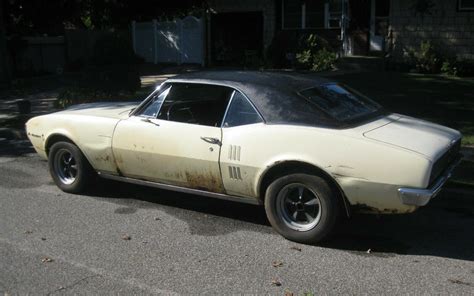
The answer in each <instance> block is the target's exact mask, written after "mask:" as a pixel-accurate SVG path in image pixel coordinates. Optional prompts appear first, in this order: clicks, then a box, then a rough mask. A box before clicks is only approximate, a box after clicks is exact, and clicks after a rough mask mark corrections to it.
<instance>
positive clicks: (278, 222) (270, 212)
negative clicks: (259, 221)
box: [265, 174, 339, 244]
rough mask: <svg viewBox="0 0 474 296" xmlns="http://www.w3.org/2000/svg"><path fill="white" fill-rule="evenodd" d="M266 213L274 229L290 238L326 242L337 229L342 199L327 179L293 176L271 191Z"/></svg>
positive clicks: (266, 204)
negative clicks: (339, 202) (339, 203)
mask: <svg viewBox="0 0 474 296" xmlns="http://www.w3.org/2000/svg"><path fill="white" fill-rule="evenodd" d="M301 188H303V189H301ZM300 197H301V198H300ZM265 212H266V214H267V218H268V220H269V221H270V224H271V225H272V226H273V228H274V229H275V230H276V231H277V232H278V233H280V234H281V235H282V236H283V237H285V238H286V239H288V240H291V241H295V242H299V243H304V244H314V243H318V242H321V241H323V240H326V239H327V238H328V237H329V236H330V234H331V233H332V231H333V230H334V228H335V226H336V222H337V220H338V216H339V206H338V198H337V196H336V193H335V192H333V190H332V189H331V187H330V186H329V185H328V183H327V182H326V181H325V180H324V179H323V178H321V177H318V176H314V175H307V174H291V175H287V176H284V177H281V178H278V179H276V180H275V181H273V182H272V183H271V184H270V186H269V187H268V188H267V191H266V193H265ZM295 213H296V214H295ZM306 214H308V215H309V216H308V215H306Z"/></svg>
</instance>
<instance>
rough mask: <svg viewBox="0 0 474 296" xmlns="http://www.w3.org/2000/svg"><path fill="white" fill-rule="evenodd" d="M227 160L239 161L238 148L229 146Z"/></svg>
mask: <svg viewBox="0 0 474 296" xmlns="http://www.w3.org/2000/svg"><path fill="white" fill-rule="evenodd" d="M229 159H230V160H236V161H240V146H235V145H230V149H229Z"/></svg>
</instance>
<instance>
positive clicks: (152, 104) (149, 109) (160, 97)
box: [137, 86, 171, 118]
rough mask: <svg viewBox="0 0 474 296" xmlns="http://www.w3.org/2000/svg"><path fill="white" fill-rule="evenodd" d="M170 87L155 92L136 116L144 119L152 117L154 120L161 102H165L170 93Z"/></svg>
mask: <svg viewBox="0 0 474 296" xmlns="http://www.w3.org/2000/svg"><path fill="white" fill-rule="evenodd" d="M170 89H171V87H170V86H168V87H166V88H165V89H164V90H162V91H159V92H157V93H156V94H155V95H154V96H153V97H152V98H151V99H150V101H149V102H148V104H147V105H146V106H145V107H143V109H142V110H141V112H139V113H138V114H137V115H139V116H144V117H153V118H156V117H157V116H158V112H159V110H160V107H161V105H162V104H163V101H164V100H165V98H166V96H167V95H168V93H169V92H170Z"/></svg>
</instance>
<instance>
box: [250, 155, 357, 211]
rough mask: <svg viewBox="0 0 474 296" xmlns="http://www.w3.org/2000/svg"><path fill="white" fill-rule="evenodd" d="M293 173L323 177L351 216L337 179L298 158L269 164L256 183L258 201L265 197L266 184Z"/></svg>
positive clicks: (348, 205) (348, 204)
mask: <svg viewBox="0 0 474 296" xmlns="http://www.w3.org/2000/svg"><path fill="white" fill-rule="evenodd" d="M293 173H307V174H311V175H316V176H319V177H321V178H323V179H324V180H325V181H327V182H328V184H329V186H331V188H332V189H333V190H334V192H336V193H337V198H338V199H339V201H340V202H341V205H342V206H343V207H344V211H345V213H346V215H347V217H350V216H351V207H350V203H349V201H348V200H347V198H346V196H345V194H344V191H343V190H342V188H341V186H340V185H339V184H338V183H337V181H336V180H335V179H334V178H333V177H332V176H331V175H330V174H329V173H328V172H326V171H324V170H323V169H321V168H319V167H318V166H315V165H313V164H310V163H307V162H304V161H298V160H288V161H282V162H277V163H274V164H273V165H271V166H269V167H268V168H267V169H266V170H265V171H264V172H263V173H262V175H261V177H260V179H259V183H258V187H257V188H258V198H259V199H260V202H261V203H262V204H263V202H264V199H265V192H266V190H267V188H268V186H269V185H270V184H271V183H272V182H273V181H274V180H276V179H277V178H279V177H283V176H285V175H288V174H293Z"/></svg>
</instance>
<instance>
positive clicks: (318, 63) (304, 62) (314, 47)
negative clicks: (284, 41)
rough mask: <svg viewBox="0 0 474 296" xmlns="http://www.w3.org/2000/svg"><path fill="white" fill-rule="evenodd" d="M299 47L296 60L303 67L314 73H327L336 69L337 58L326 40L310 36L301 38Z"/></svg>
mask: <svg viewBox="0 0 474 296" xmlns="http://www.w3.org/2000/svg"><path fill="white" fill-rule="evenodd" d="M299 47H300V51H299V52H298V53H297V54H296V60H297V61H298V64H299V65H300V66H301V67H303V68H305V69H310V70H312V71H327V70H331V69H333V68H334V64H335V62H336V60H337V56H336V54H335V53H334V52H333V51H332V50H331V48H330V46H329V43H328V42H327V41H326V40H325V39H324V38H321V37H319V36H317V35H314V34H309V35H308V36H304V37H302V38H301V40H300V46H299Z"/></svg>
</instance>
